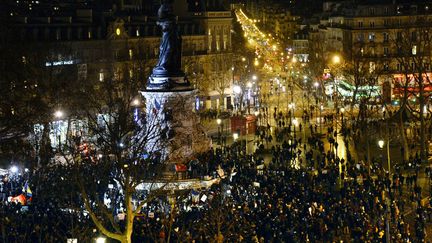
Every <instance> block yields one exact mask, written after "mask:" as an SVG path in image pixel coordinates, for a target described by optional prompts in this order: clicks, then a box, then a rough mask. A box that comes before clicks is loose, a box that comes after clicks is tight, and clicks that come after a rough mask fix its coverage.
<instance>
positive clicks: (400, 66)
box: [396, 63, 402, 71]
mask: <svg viewBox="0 0 432 243" xmlns="http://www.w3.org/2000/svg"><path fill="white" fill-rule="evenodd" d="M396 69H397V70H398V71H401V70H402V65H401V64H400V63H398V64H396Z"/></svg>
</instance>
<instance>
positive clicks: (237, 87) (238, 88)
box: [233, 85, 242, 94]
mask: <svg viewBox="0 0 432 243" xmlns="http://www.w3.org/2000/svg"><path fill="white" fill-rule="evenodd" d="M233 91H234V93H236V94H240V93H241V92H242V90H241V87H240V86H238V85H234V87H233Z"/></svg>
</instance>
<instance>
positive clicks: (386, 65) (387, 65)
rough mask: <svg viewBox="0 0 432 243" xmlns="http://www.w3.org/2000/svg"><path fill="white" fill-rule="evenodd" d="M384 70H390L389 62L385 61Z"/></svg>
mask: <svg viewBox="0 0 432 243" xmlns="http://www.w3.org/2000/svg"><path fill="white" fill-rule="evenodd" d="M383 68H384V71H388V70H389V64H388V62H385V63H384V67H383Z"/></svg>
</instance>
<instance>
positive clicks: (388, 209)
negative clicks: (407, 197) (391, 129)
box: [378, 134, 391, 242]
mask: <svg viewBox="0 0 432 243" xmlns="http://www.w3.org/2000/svg"><path fill="white" fill-rule="evenodd" d="M384 144H386V148H387V166H388V180H389V181H390V178H391V167H390V145H389V138H388V134H387V143H385V142H384V140H382V139H381V140H379V141H378V146H379V147H380V149H383V148H384ZM387 189H388V193H390V188H387ZM386 204H387V210H386V211H387V212H386V215H387V216H386V239H387V242H390V216H391V215H390V213H391V211H390V199H389V198H386Z"/></svg>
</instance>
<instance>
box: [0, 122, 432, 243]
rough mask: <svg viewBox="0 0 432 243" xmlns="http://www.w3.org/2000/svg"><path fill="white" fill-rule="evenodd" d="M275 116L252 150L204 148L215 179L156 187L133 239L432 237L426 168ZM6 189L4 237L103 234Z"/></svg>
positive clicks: (204, 170) (204, 166)
mask: <svg viewBox="0 0 432 243" xmlns="http://www.w3.org/2000/svg"><path fill="white" fill-rule="evenodd" d="M277 118H280V119H279V120H280V121H281V124H280V126H279V127H277V128H276V129H279V130H278V131H280V132H279V133H276V136H277V141H266V140H268V137H269V136H270V135H271V134H272V132H271V130H270V128H269V127H267V126H264V127H261V128H260V129H259V130H258V132H257V133H256V141H258V144H257V145H258V146H257V148H258V149H257V150H256V152H255V153H253V154H247V153H246V150H245V146H242V145H241V142H237V143H234V144H232V145H231V146H221V147H218V148H215V149H211V150H210V151H209V152H208V153H206V154H202V155H200V156H199V157H198V158H197V160H196V161H195V162H194V163H195V164H193V165H192V166H191V167H190V168H189V171H190V174H191V175H193V176H194V177H195V176H197V175H208V174H213V176H214V177H218V176H220V175H219V174H218V173H212V172H213V171H216V170H217V169H218V168H222V169H223V170H224V171H225V172H226V176H225V177H224V178H222V179H221V181H220V183H218V184H215V185H213V186H212V187H211V188H207V189H203V190H201V191H192V192H181V193H177V194H174V195H171V197H173V198H174V199H171V202H168V200H166V197H156V198H155V199H154V200H152V201H151V202H149V203H148V204H147V205H146V206H145V207H144V208H143V209H142V214H141V215H140V216H139V217H137V218H136V221H135V227H134V233H133V242H167V241H176V242H192V241H195V242H222V241H225V242H239V241H244V242H336V241H344V242H387V241H388V240H389V239H390V240H391V242H429V241H428V239H429V238H430V236H429V237H428V235H427V233H426V232H427V230H426V228H427V227H426V226H427V225H428V224H430V222H431V218H432V211H431V210H430V206H429V204H428V203H425V200H423V198H425V197H426V195H425V192H424V188H423V187H421V185H420V184H419V177H420V175H423V172H422V171H420V170H419V169H416V170H405V169H404V168H400V167H395V169H394V171H392V172H391V174H389V172H388V171H386V170H385V169H384V168H383V166H382V165H381V164H380V163H379V161H378V160H376V161H374V163H372V164H368V163H366V162H363V161H355V160H354V159H353V158H352V157H351V156H347V158H338V157H337V155H336V154H335V153H334V148H330V149H329V150H327V151H326V149H325V147H324V142H325V141H326V140H327V141H328V142H330V140H328V139H329V138H332V137H333V135H334V132H335V130H337V129H333V128H332V127H331V126H329V127H328V129H324V131H325V132H326V133H325V134H324V135H323V134H320V133H318V132H317V128H316V127H315V126H314V125H312V124H310V123H308V122H307V119H305V120H303V121H304V124H303V126H302V129H308V128H309V131H308V132H307V136H306V133H304V135H303V136H297V137H296V136H294V135H293V132H292V130H291V128H289V124H287V123H285V121H284V119H287V117H285V116H283V115H281V116H280V117H277ZM276 120H278V119H276ZM332 120H333V117H330V116H329V117H326V120H325V121H326V123H331V122H332ZM284 123H285V124H284ZM298 132H299V133H300V134H301V133H302V132H303V131H302V130H298ZM273 135H275V133H273ZM265 143H266V145H265V146H264V145H263V144H265ZM330 143H331V142H330ZM334 146H335V145H333V147H334ZM336 146H337V145H336ZM263 147H265V148H266V149H263ZM260 148H261V149H260ZM265 156H267V157H270V161H269V162H264V157H265ZM412 162H413V163H415V159H413V161H412ZM430 171H431V170H430V169H427V170H426V172H427V173H428V174H431V172H430ZM43 177H44V178H45V179H47V180H48V178H49V177H50V175H44V176H43ZM30 179H31V178H30ZM39 180H40V178H39ZM42 180H43V179H42ZM7 183H9V184H8V185H14V184H13V183H11V182H9V181H7V182H6V183H5V182H3V183H2V184H3V185H5V184H7ZM17 183H18V182H17ZM19 183H22V181H21V182H19ZM16 185H18V184H16ZM18 187H19V188H21V187H22V186H21V185H19V186H17V188H18ZM4 188H6V189H7V188H9V187H4ZM2 190H3V191H2V192H1V193H3V194H2V198H1V199H2V200H1V202H0V214H1V228H0V231H1V236H2V237H0V238H1V239H2V241H3V242H18V241H21V242H61V241H65V239H66V238H79V240H80V242H81V241H82V242H87V241H89V240H90V239H92V238H94V237H96V236H98V235H100V233H99V232H97V230H95V229H96V227H95V226H94V225H93V224H92V222H91V220H90V219H89V218H88V215H87V216H86V215H84V214H82V213H80V214H77V213H76V211H73V210H71V209H68V210H64V209H61V208H58V207H57V206H56V204H55V203H51V202H47V201H44V202H41V201H40V200H39V201H38V200H37V199H36V200H35V202H34V203H33V204H32V205H27V206H23V205H19V204H11V203H8V202H7V201H6V200H5V198H7V197H8V196H9V195H10V193H12V191H4V189H2ZM8 190H9V189H8ZM36 197H37V195H36ZM173 200H174V203H173V202H172V201H173ZM170 203H173V204H172V205H171V204H170ZM173 205H174V206H173ZM116 220H118V221H120V225H121V221H122V218H121V217H116Z"/></svg>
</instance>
